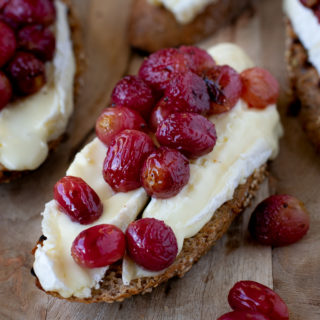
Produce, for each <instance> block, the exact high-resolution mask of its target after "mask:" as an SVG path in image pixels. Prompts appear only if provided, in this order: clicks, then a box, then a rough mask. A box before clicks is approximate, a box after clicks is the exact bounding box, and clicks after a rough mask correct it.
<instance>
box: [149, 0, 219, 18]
mask: <svg viewBox="0 0 320 320" xmlns="http://www.w3.org/2000/svg"><path fill="white" fill-rule="evenodd" d="M217 1H218V0H148V2H149V3H151V4H153V5H163V6H164V7H165V8H166V9H167V10H169V11H171V12H172V13H173V15H174V16H175V18H176V20H177V21H178V22H179V23H181V24H185V23H189V22H191V21H192V20H193V19H194V18H195V17H196V16H197V15H198V14H200V13H201V12H203V11H204V9H205V8H206V7H207V6H208V5H209V4H211V3H214V2H217Z"/></svg>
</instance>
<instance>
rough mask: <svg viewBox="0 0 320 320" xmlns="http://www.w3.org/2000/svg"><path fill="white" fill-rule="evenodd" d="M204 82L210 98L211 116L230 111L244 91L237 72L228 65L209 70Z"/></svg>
mask: <svg viewBox="0 0 320 320" xmlns="http://www.w3.org/2000/svg"><path fill="white" fill-rule="evenodd" d="M204 80H205V82H206V84H207V87H208V92H209V96H210V101H211V103H210V113H211V114H219V113H223V112H226V111H229V110H230V109H232V108H233V107H234V106H235V105H236V103H237V102H238V100H239V98H240V95H241V90H242V84H241V80H240V76H239V74H238V72H237V71H235V70H234V69H233V68H231V67H230V66H227V65H224V66H215V67H214V68H211V69H209V70H207V72H206V73H205V75H204Z"/></svg>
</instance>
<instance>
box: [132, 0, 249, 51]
mask: <svg viewBox="0 0 320 320" xmlns="http://www.w3.org/2000/svg"><path fill="white" fill-rule="evenodd" d="M249 3H250V0H219V1H217V2H215V3H212V4H210V5H208V6H207V7H206V8H205V10H204V11H203V12H202V13H200V14H199V15H198V16H197V17H195V19H194V20H193V21H191V22H190V23H187V24H180V23H179V22H177V20H176V19H175V17H174V15H173V14H172V13H171V12H170V11H168V10H166V9H165V8H164V7H161V6H155V5H152V4H150V3H148V1H147V0H134V1H133V5H132V11H131V19H130V24H129V40H130V43H131V45H132V46H133V47H136V48H138V49H140V50H143V51H148V52H154V51H157V50H159V49H161V48H167V47H175V46H178V45H181V44H184V45H190V44H194V43H196V42H199V41H200V40H202V39H204V38H205V37H207V36H209V35H211V34H212V33H214V32H216V31H217V30H218V29H219V28H221V27H222V26H225V25H227V24H229V23H230V22H231V21H232V20H233V19H235V18H236V17H237V16H238V15H239V14H240V13H242V11H243V10H244V9H245V8H246V7H247V6H248V5H249Z"/></svg>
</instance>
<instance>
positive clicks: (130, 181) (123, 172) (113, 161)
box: [103, 130, 155, 192]
mask: <svg viewBox="0 0 320 320" xmlns="http://www.w3.org/2000/svg"><path fill="white" fill-rule="evenodd" d="M154 148H155V147H154V144H153V142H152V140H151V138H150V137H149V136H148V135H147V134H145V133H143V132H140V131H137V130H124V131H122V132H120V133H119V134H118V135H116V136H115V137H114V138H113V140H112V141H111V144H110V146H109V148H108V151H107V155H106V158H105V160H104V164H103V177H104V180H105V181H106V182H107V183H108V184H109V185H110V186H111V188H112V189H113V190H114V191H117V192H127V191H130V190H134V189H136V188H139V187H140V186H141V181H140V170H141V167H142V165H143V162H144V160H145V159H146V158H147V157H148V155H149V154H150V153H151V152H152V151H153V150H154Z"/></svg>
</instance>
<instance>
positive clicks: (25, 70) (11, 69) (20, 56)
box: [8, 52, 46, 95]
mask: <svg viewBox="0 0 320 320" xmlns="http://www.w3.org/2000/svg"><path fill="white" fill-rule="evenodd" d="M8 74H9V77H10V78H11V80H12V82H13V85H14V88H15V90H17V93H18V94H21V95H25V94H32V93H35V92H37V91H39V90H40V89H41V88H42V86H43V85H44V84H45V82H46V76H45V67H44V64H43V62H42V61H41V60H39V59H37V58H36V57H35V56H34V55H33V54H32V53H28V52H18V53H16V55H15V56H14V57H13V59H12V60H11V62H10V64H9V66H8Z"/></svg>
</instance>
